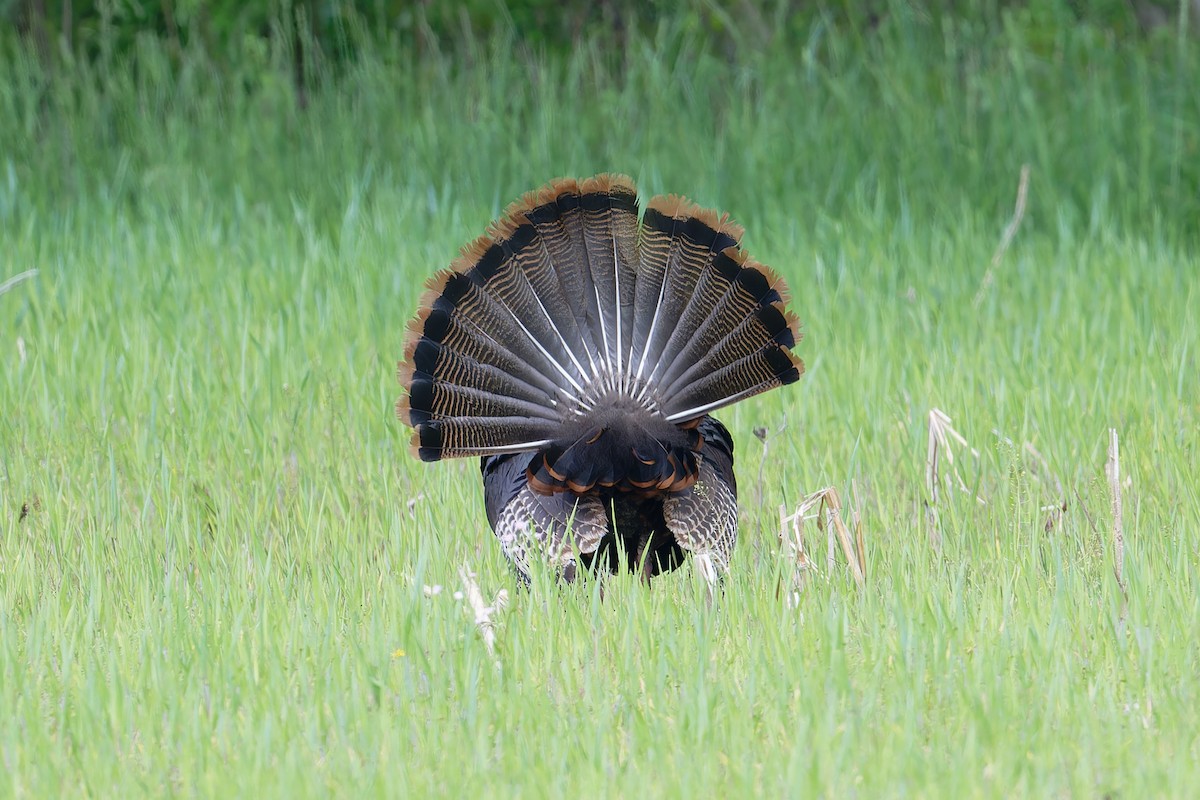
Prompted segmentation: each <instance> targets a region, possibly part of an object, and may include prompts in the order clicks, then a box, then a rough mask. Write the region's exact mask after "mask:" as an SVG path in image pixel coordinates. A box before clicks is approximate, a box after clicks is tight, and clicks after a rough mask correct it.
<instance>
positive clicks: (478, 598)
mask: <svg viewBox="0 0 1200 800" xmlns="http://www.w3.org/2000/svg"><path fill="white" fill-rule="evenodd" d="M458 575H459V577H460V578H462V582H463V594H464V596H465V597H466V600H467V603H468V604H469V605H470V606H471V610H472V611H473V612H475V627H477V628H479V634H480V635H481V636H482V637H483V643H484V644H485V645H487V649H488V655H495V653H496V623H495V622H493V621H492V616H493V615H494V614H496V613H497V612H499V611H502V610H503V609H504V607H505V606H507V605H508V591H507V590H506V589H501V590H500V591H499V593H497V595H496V599H495V600H493V601H492V604H491V605H487V604H486V603H485V602H484V600H483V592H481V591H480V590H479V584H478V583H476V582H475V573H474V572H472V571H471V568H470V567H468V566H467V565H466V564H463V565H462V566H461V567H459V568H458Z"/></svg>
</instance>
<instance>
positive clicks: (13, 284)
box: [0, 269, 38, 295]
mask: <svg viewBox="0 0 1200 800" xmlns="http://www.w3.org/2000/svg"><path fill="white" fill-rule="evenodd" d="M37 274H38V271H37V270H36V269H27V270H25V271H24V272H19V273H17V274H16V275H13V276H12V277H11V278H9V279H8V280H6V281H5V282H4V283H0V295H2V294H4V293H5V292H7V291H10V290H12V289H15V288H17V285H18V284H20V283H23V282H24V281H27V280H29V279H31V278H36V277H37Z"/></svg>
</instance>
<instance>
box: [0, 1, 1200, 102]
mask: <svg viewBox="0 0 1200 800" xmlns="http://www.w3.org/2000/svg"><path fill="white" fill-rule="evenodd" d="M897 13H906V14H911V15H912V16H913V17H914V18H916V19H918V20H921V21H922V22H923V23H924V24H926V25H929V26H931V27H933V28H938V27H941V26H943V25H945V24H946V23H947V22H962V21H970V22H972V23H973V24H978V25H981V26H984V27H985V28H990V29H993V30H996V31H1000V30H1002V29H1003V28H1004V26H1005V25H1006V24H1018V25H1022V26H1025V27H1027V28H1029V29H1030V30H1035V29H1036V30H1038V31H1040V32H1041V35H1043V36H1045V37H1047V38H1048V39H1053V38H1054V36H1055V34H1056V33H1057V31H1058V29H1060V28H1063V27H1088V28H1093V29H1094V30H1095V32H1096V34H1097V35H1101V36H1107V37H1113V38H1115V39H1127V38H1129V37H1135V36H1143V35H1146V34H1155V33H1158V32H1160V31H1163V30H1166V31H1180V30H1187V31H1192V32H1194V31H1196V30H1200V0H965V2H961V1H960V0H916V2H905V3H896V2H893V1H892V0H680V1H679V2H674V1H673V0H508V2H505V0H464V2H438V1H437V0H266V1H265V2H264V1H262V0H260V1H259V2H241V0H212V2H205V0H164V2H161V3H154V2H148V0H0V25H3V27H4V28H6V29H7V37H8V39H9V40H10V41H11V40H13V39H18V40H21V41H23V42H24V43H26V44H27V45H29V46H31V47H33V48H35V49H36V51H37V52H38V53H39V54H40V56H41V57H42V58H43V59H45V61H46V63H47V64H51V63H62V62H66V63H70V62H73V61H75V60H78V59H87V60H89V61H100V62H104V61H106V60H109V59H113V58H122V57H125V56H128V55H130V54H133V53H136V51H137V48H138V45H139V41H141V40H145V39H148V38H149V39H155V40H158V41H160V42H163V43H165V44H166V45H167V46H169V47H170V49H171V50H172V51H173V53H174V56H175V57H176V58H182V56H183V54H184V53H185V52H190V53H192V54H198V53H199V54H204V55H206V56H207V57H209V58H210V59H211V60H212V63H213V65H214V66H217V67H220V66H222V65H228V64H229V63H230V61H236V60H237V59H238V58H239V57H240V55H241V54H242V53H244V52H245V50H246V49H247V48H264V47H265V48H269V49H282V50H286V51H287V52H288V54H289V55H292V56H293V57H294V63H295V67H296V77H297V80H299V81H300V82H301V83H302V84H303V83H306V82H307V81H309V80H311V79H312V78H311V76H312V75H313V74H315V73H318V72H319V71H320V70H321V69H323V68H327V67H330V66H334V65H338V64H344V63H346V62H347V61H349V60H352V59H353V58H354V56H355V53H356V52H357V51H358V50H360V49H361V48H362V47H363V46H364V45H366V44H370V45H372V46H379V45H380V44H382V43H389V44H392V45H398V46H400V47H403V48H406V49H408V50H411V51H412V52H413V53H415V54H418V55H420V54H422V53H425V52H429V51H443V50H447V49H449V50H454V49H456V48H462V47H464V46H468V45H469V44H470V43H471V42H474V41H477V40H479V39H481V38H487V37H489V36H491V35H494V34H495V32H496V31H497V30H500V29H504V30H506V31H510V32H512V34H513V35H514V37H515V39H516V40H517V41H518V42H519V43H520V44H521V45H522V46H525V47H529V48H534V49H538V50H544V51H556V50H557V51H567V50H569V49H570V48H572V47H574V46H576V45H577V44H578V43H579V42H580V40H581V39H583V38H594V37H596V36H603V37H606V38H608V39H609V40H610V41H612V42H613V43H614V44H620V43H621V42H623V41H625V40H627V39H628V38H629V37H630V36H637V35H650V34H652V33H653V32H654V31H655V30H656V29H657V28H659V27H661V26H663V25H670V26H672V27H675V28H678V29H682V30H687V31H691V32H696V33H703V34H706V35H711V36H713V37H716V38H717V39H719V40H720V41H721V44H722V46H723V48H724V50H725V51H726V52H727V53H732V52H734V51H735V50H736V49H737V48H739V47H740V48H746V47H750V48H755V49H764V48H770V47H771V46H772V45H774V44H777V43H778V42H779V41H780V40H787V39H790V38H795V37H801V38H804V37H807V36H808V35H809V34H810V32H811V31H812V29H813V26H814V25H816V24H818V23H819V24H822V25H825V26H829V27H831V28H833V29H835V30H837V31H840V32H845V33H849V34H854V35H858V36H862V37H869V36H870V35H872V33H873V32H874V31H876V30H878V29H879V28H880V26H881V25H884V24H886V22H887V21H888V20H889V18H890V17H892V16H894V15H895V14H897Z"/></svg>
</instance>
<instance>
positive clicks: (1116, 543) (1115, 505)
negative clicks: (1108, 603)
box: [1104, 428, 1125, 592]
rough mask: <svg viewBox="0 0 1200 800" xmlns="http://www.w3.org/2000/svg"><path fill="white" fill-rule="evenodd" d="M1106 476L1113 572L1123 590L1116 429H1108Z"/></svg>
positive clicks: (1123, 535)
mask: <svg viewBox="0 0 1200 800" xmlns="http://www.w3.org/2000/svg"><path fill="white" fill-rule="evenodd" d="M1104 472H1105V474H1107V476H1108V488H1109V490H1110V491H1111V492H1112V515H1113V572H1115V573H1116V576H1117V585H1118V586H1120V587H1121V591H1122V592H1124V591H1125V529H1124V525H1123V523H1122V519H1121V517H1122V509H1121V448H1120V444H1119V442H1118V441H1117V429H1116V428H1109V429H1108V463H1106V464H1105V465H1104Z"/></svg>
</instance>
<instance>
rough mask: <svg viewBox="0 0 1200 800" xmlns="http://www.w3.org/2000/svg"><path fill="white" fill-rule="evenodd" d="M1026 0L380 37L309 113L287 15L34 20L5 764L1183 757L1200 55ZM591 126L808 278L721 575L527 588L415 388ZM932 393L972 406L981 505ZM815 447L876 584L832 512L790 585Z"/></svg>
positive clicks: (3, 620) (748, 783)
mask: <svg viewBox="0 0 1200 800" xmlns="http://www.w3.org/2000/svg"><path fill="white" fill-rule="evenodd" d="M1019 22H1020V20H1017V21H1015V22H1013V23H1012V24H1011V25H1009V26H1008V27H1006V28H1005V29H1004V30H1002V31H1000V32H994V35H991V36H984V35H983V34H982V31H978V30H974V29H972V28H971V27H970V26H963V27H961V28H958V27H947V28H945V29H941V30H930V29H927V28H925V27H923V26H922V25H920V24H919V22H913V23H911V24H906V23H904V22H903V21H900V22H896V23H894V24H893V25H891V26H890V27H888V28H886V29H885V30H883V31H881V32H880V33H879V34H878V35H877V37H876V38H874V39H871V40H869V41H863V40H860V39H856V38H853V37H840V36H835V35H833V34H832V33H830V32H829V31H826V30H820V29H817V30H814V31H813V32H812V35H811V36H810V37H809V38H808V39H807V40H806V41H801V42H799V43H797V44H796V45H795V46H793V47H789V48H774V49H769V50H767V51H764V52H757V53H751V52H746V53H743V54H739V55H738V56H736V57H735V59H734V61H733V62H730V61H728V60H726V58H725V57H724V56H722V57H717V56H716V55H714V54H712V53H710V52H709V50H708V49H707V48H706V47H705V46H703V45H702V44H701V43H699V42H696V41H694V40H691V39H689V38H688V37H687V36H686V35H684V34H681V33H678V32H672V31H666V30H664V31H663V32H662V33H661V34H660V36H659V38H658V39H656V40H648V41H641V40H638V41H635V43H634V46H632V47H631V48H630V49H629V50H628V51H627V52H626V53H624V54H623V56H621V57H620V58H619V59H618V58H614V57H612V55H611V54H610V53H606V52H605V51H604V49H603V48H602V47H601V46H600V45H598V44H597V45H584V46H581V47H580V48H578V49H577V50H576V51H575V52H574V53H573V54H572V55H571V56H570V57H567V58H559V59H553V58H544V59H543V58H534V57H531V56H529V55H527V54H523V53H522V52H521V51H520V49H519V48H514V47H513V46H512V43H511V42H509V41H506V40H503V39H501V40H498V41H496V42H494V43H490V44H480V45H478V46H476V47H473V48H471V49H469V50H467V51H466V52H464V53H462V54H460V55H459V56H457V57H455V58H451V57H449V56H445V57H441V56H435V57H431V58H429V59H427V60H426V61H424V62H422V63H420V64H414V63H412V62H410V61H408V60H407V59H406V58H404V57H402V56H400V55H398V54H397V53H394V52H391V51H389V50H386V49H385V50H381V51H380V52H379V53H366V54H364V55H363V58H362V61H361V63H360V64H359V65H357V66H355V67H353V68H351V69H349V70H347V71H346V72H345V73H344V74H340V75H337V76H328V77H327V79H326V82H325V84H324V85H323V87H322V88H320V89H318V90H316V91H314V92H313V93H312V95H311V97H310V104H309V106H308V108H307V109H304V110H300V109H298V108H297V107H296V105H295V104H294V102H293V101H292V96H291V91H290V87H289V84H288V82H287V78H286V77H285V76H284V75H283V74H282V73H281V69H280V67H279V63H278V62H277V60H276V59H275V57H273V56H272V55H271V54H270V53H257V52H255V51H248V52H247V54H246V56H245V63H244V64H239V65H234V66H232V67H230V68H229V71H227V72H225V73H219V76H218V77H214V75H213V73H212V72H211V71H210V70H208V69H207V68H206V67H205V65H204V64H203V63H202V61H201V60H195V61H192V60H188V59H185V61H184V63H183V65H182V67H180V68H178V69H169V68H168V66H169V65H168V63H167V60H166V56H165V55H164V54H163V53H162V52H160V51H159V50H158V49H156V48H155V47H154V46H152V45H148V44H144V43H143V45H142V46H141V48H140V52H139V53H138V56H139V66H138V68H137V69H134V68H132V67H129V66H126V65H121V64H115V65H109V66H108V67H107V68H103V69H101V68H96V67H87V66H82V65H81V66H79V67H78V68H77V69H76V70H75V71H73V72H70V73H67V72H60V73H59V74H57V75H55V76H53V77H52V78H51V77H48V76H46V75H44V74H43V73H42V72H41V71H40V70H39V69H38V68H37V67H36V65H34V64H33V63H31V62H30V61H29V59H28V58H26V57H24V56H21V55H19V54H17V53H15V52H12V51H9V52H7V53H6V54H5V55H4V56H3V59H2V61H0V74H3V75H4V76H5V78H4V80H2V81H0V281H3V280H4V279H5V278H8V277H11V276H13V275H16V274H18V273H21V272H23V271H25V270H28V269H37V270H39V273H38V274H37V275H36V276H35V277H32V278H31V279H29V280H26V281H24V282H22V283H20V284H18V285H15V286H12V287H10V288H9V290H8V291H7V292H5V293H4V294H3V295H0V795H3V796H17V797H53V796H62V795H77V796H137V795H151V796H160V795H163V794H179V795H199V796H222V797H227V796H236V795H241V796H286V797H303V796H324V795H327V794H340V795H345V796H361V795H365V794H377V795H384V796H413V797H423V796H430V795H433V794H438V795H447V796H457V797H475V796H481V797H483V796H513V795H518V794H519V795H521V796H529V797H539V796H546V797H551V796H555V797H557V796H563V795H566V794H568V793H579V794H582V795H584V796H588V795H594V794H605V795H611V796H624V797H635V796H638V797H641V796H647V797H655V796H685V795H690V796H699V797H712V796H749V795H751V794H755V795H760V796H826V797H847V796H853V797H877V796H916V797H966V796H983V797H988V796H991V797H1012V796H1039V797H1045V796H1074V797H1100V796H1108V797H1151V796H1178V797H1185V796H1194V794H1195V792H1196V789H1197V786H1200V711H1198V710H1197V709H1200V680H1198V679H1197V675H1200V600H1198V599H1197V593H1196V586H1197V585H1198V581H1200V492H1198V485H1200V480H1198V479H1197V474H1198V473H1200V322H1198V321H1197V316H1198V315H1197V313H1196V309H1197V308H1200V277H1198V276H1200V272H1198V270H1200V258H1198V255H1197V254H1198V249H1197V246H1198V243H1200V195H1197V192H1196V187H1197V185H1200V92H1197V91H1195V87H1196V85H1197V79H1198V78H1200V55H1198V54H1197V52H1196V50H1195V46H1194V43H1193V42H1177V41H1175V40H1173V39H1164V40H1162V41H1158V42H1155V43H1140V44H1139V43H1120V42H1111V41H1107V40H1105V38H1104V37H1103V36H1102V35H1100V34H1097V33H1095V32H1089V31H1088V30H1087V29H1078V30H1065V31H1059V32H1057V33H1049V34H1047V33H1044V32H1039V33H1037V34H1036V35H1035V34H1034V33H1031V32H1030V31H1034V30H1039V29H1036V26H1032V25H1030V26H1025V27H1023V26H1022V25H1020V24H1018V23H1019ZM1023 164H1029V165H1030V176H1031V177H1030V183H1029V189H1028V202H1027V208H1026V211H1025V214H1024V219H1023V221H1022V222H1021V225H1020V227H1019V230H1018V231H1017V233H1016V235H1015V237H1014V239H1013V241H1012V244H1011V246H1010V247H1009V248H1008V249H1007V252H1005V253H1004V254H1003V256H1002V257H1001V258H1000V260H999V262H998V265H997V266H996V268H995V271H994V281H993V282H992V283H991V285H990V286H988V287H986V288H985V289H984V290H983V291H982V293H980V289H981V286H982V285H983V283H984V275H985V273H986V272H987V270H988V267H989V264H990V263H991V262H992V259H993V254H994V253H995V252H996V250H997V246H998V243H999V242H1000V239H1001V235H1002V232H1003V231H1004V228H1005V225H1006V224H1007V223H1008V221H1009V219H1010V218H1011V216H1012V214H1013V206H1014V199H1015V195H1016V190H1017V182H1018V174H1019V172H1020V169H1021V166H1022V165H1023ZM601 170H618V171H623V172H627V173H629V174H631V175H632V176H634V178H635V179H637V180H638V182H639V185H640V186H641V188H642V190H643V192H644V193H645V194H646V195H647V196H648V195H650V194H653V193H657V192H660V191H675V192H682V193H686V194H689V195H690V196H692V197H693V198H694V199H695V200H697V201H698V202H700V203H702V204H705V205H713V206H719V207H721V208H723V209H725V210H728V211H729V212H731V213H732V214H733V215H734V216H735V218H737V219H738V220H739V221H740V222H742V223H743V224H745V226H746V228H747V237H746V241H745V243H746V245H747V247H748V249H749V250H750V252H751V253H753V254H754V255H755V256H756V257H757V258H759V259H761V260H763V261H765V262H766V263H769V264H771V265H773V266H775V267H776V268H777V269H779V270H780V271H781V272H782V273H783V274H784V275H786V276H787V278H788V279H789V282H790V283H791V285H792V287H793V294H794V297H795V299H794V307H795V309H796V311H797V312H798V313H799V314H800V316H801V317H802V319H804V321H805V329H806V332H807V338H806V340H805V342H804V343H803V345H802V347H801V351H802V354H803V356H804V358H805V360H806V361H807V364H808V372H807V374H806V376H805V377H804V378H803V379H802V380H801V382H800V383H799V384H798V385H796V386H794V387H790V388H788V389H787V390H784V391H778V392H773V393H771V394H769V395H765V396H763V397H760V398H756V399H754V400H751V401H748V402H746V403H743V404H741V405H739V406H737V407H735V408H733V409H731V410H729V411H728V412H726V413H725V414H723V419H724V420H725V421H726V423H727V424H728V425H729V427H730V429H731V430H732V431H733V433H734V435H735V437H736V440H737V442H738V450H737V455H738V458H739V461H738V472H739V477H740V485H741V492H742V525H741V535H742V538H741V543H740V544H739V549H738V551H737V553H736V557H735V559H734V563H733V567H732V574H731V575H730V577H729V580H728V583H727V585H726V589H725V592H724V594H723V595H722V596H721V597H720V599H719V601H718V602H717V603H716V604H715V606H714V607H713V608H711V609H710V608H708V607H707V605H706V603H705V602H704V594H703V590H702V588H701V587H700V586H699V584H698V581H697V579H696V576H694V575H693V574H692V573H691V572H690V571H688V570H684V571H681V572H679V573H676V574H674V575H672V576H670V577H668V578H665V579H663V580H661V581H659V582H658V583H656V585H655V586H654V588H653V589H652V590H649V591H648V590H646V589H645V588H644V587H642V586H641V585H639V584H637V583H635V582H634V581H633V580H626V579H616V580H613V581H611V582H609V585H608V587H607V589H606V595H605V598H604V601H603V602H600V601H599V599H598V593H597V591H596V585H595V584H594V583H593V584H588V585H584V586H581V587H579V588H576V589H571V590H567V591H562V590H559V589H557V588H555V587H554V586H553V585H551V584H550V583H549V582H548V581H547V580H545V579H544V577H543V578H539V580H537V581H536V582H535V585H534V586H533V588H532V590H530V591H520V590H518V589H517V587H516V586H515V585H514V583H515V582H514V579H513V577H512V575H511V574H510V572H509V571H508V568H507V566H506V564H505V563H504V561H503V558H502V556H501V554H500V551H499V548H498V546H496V544H495V542H494V541H493V539H492V536H491V533H490V532H489V531H488V529H487V524H486V519H485V517H484V515H483V512H482V499H481V491H480V486H479V481H478V468H477V464H475V463H474V462H462V463H457V462H456V463H444V464H439V465H432V466H430V465H424V464H421V463H419V462H417V461H416V460H415V459H413V458H412V457H411V456H410V455H409V454H408V452H407V435H408V432H407V431H406V430H405V429H403V428H402V426H401V425H399V424H398V423H397V422H396V421H395V419H394V417H393V414H392V404H393V402H394V400H395V396H396V395H397V393H398V387H397V386H396V384H395V378H394V370H395V361H396V359H397V358H398V356H399V355H400V353H401V349H402V340H403V333H404V324H405V322H406V320H407V319H408V317H409V316H410V315H411V314H412V313H413V311H414V309H415V304H416V300H417V297H418V294H419V291H420V284H421V282H422V280H423V279H424V278H425V276H426V275H427V274H428V273H430V272H432V271H433V270H434V269H436V268H439V267H442V266H444V265H445V264H446V263H448V262H449V260H450V259H451V258H452V257H453V256H454V254H455V252H456V249H457V247H458V246H459V245H460V244H462V243H463V242H465V241H466V240H467V239H469V238H471V237H473V236H474V235H476V234H477V233H479V232H480V231H481V230H482V228H483V226H484V225H485V224H486V223H487V222H488V221H489V220H490V219H491V218H492V217H493V216H494V215H495V214H496V213H497V212H498V211H499V210H500V209H501V208H502V207H503V205H504V204H505V203H506V202H507V201H508V200H510V199H512V198H513V197H515V196H516V195H517V194H519V193H520V192H522V191H524V190H526V189H529V188H532V187H533V186H535V185H538V184H540V183H542V182H544V181H545V180H548V179H549V178H551V177H553V176H556V175H563V174H567V175H587V174H591V173H593V172H595V171H601ZM977 294H979V298H980V303H979V306H978V308H976V307H975V305H974V299H975V297H976V295H977ZM934 408H938V409H942V410H944V411H945V412H946V413H947V414H949V415H950V416H951V417H952V418H953V420H954V425H955V427H956V428H957V429H958V430H959V431H961V433H962V435H963V437H964V438H965V439H966V440H967V442H968V443H969V444H970V446H971V447H973V448H975V449H976V450H977V451H978V456H975V455H972V454H971V453H970V452H969V450H967V449H964V448H961V447H959V446H957V445H954V446H953V453H954V456H955V458H954V462H953V467H954V468H956V469H957V470H958V473H959V475H960V477H961V478H962V483H963V486H965V489H964V488H960V487H959V485H958V483H957V481H956V480H954V478H953V473H952V470H951V469H950V466H951V465H949V464H948V463H947V462H946V461H945V460H944V459H943V461H942V466H941V473H942V478H943V484H942V488H941V491H940V497H939V502H938V518H939V520H940V522H939V535H940V538H941V546H940V548H935V547H933V546H932V545H931V533H930V528H929V523H928V522H927V517H926V512H925V503H926V502H927V501H928V500H929V499H930V495H929V491H928V489H927V486H926V452H927V442H928V436H929V413H930V411H931V409H934ZM757 427H764V428H767V429H768V430H769V431H770V432H771V433H770V434H769V438H768V446H767V448H766V450H765V452H764V446H763V444H762V443H761V442H760V441H759V439H757V438H756V437H755V436H754V435H753V433H752V431H753V430H754V429H755V428H757ZM1110 428H1114V429H1116V430H1117V432H1118V435H1119V437H1120V445H1121V472H1122V479H1121V481H1122V490H1121V491H1122V494H1123V504H1124V554H1123V560H1124V564H1123V576H1122V577H1123V583H1124V590H1123V589H1122V587H1121V585H1120V584H1119V583H1118V581H1117V579H1116V578H1115V577H1114V568H1115V561H1114V547H1113V516H1112V512H1111V505H1110V503H1111V497H1110V493H1109V486H1108V482H1107V481H1106V478H1105V467H1104V465H1105V458H1106V448H1107V446H1108V436H1109V433H1108V432H1109V429H1110ZM1027 443H1028V444H1029V445H1031V446H1032V447H1033V448H1035V449H1036V451H1037V452H1038V453H1040V454H1041V456H1042V458H1041V459H1039V458H1037V457H1035V456H1033V455H1032V454H1031V452H1030V450H1029V449H1028V448H1027V447H1026V444H1027ZM760 476H761V479H760ZM825 486H834V487H837V489H838V490H839V492H840V493H841V495H842V497H843V499H844V500H845V502H846V503H847V506H848V507H853V508H858V509H859V510H860V512H861V519H862V531H863V538H864V541H865V550H866V557H867V558H866V560H867V570H866V572H867V576H866V581H865V584H864V585H863V586H861V587H859V586H857V585H856V583H855V582H854V580H853V579H852V578H851V576H850V574H849V572H848V571H847V567H846V564H845V562H844V560H843V559H842V558H841V556H840V554H839V556H838V558H837V559H836V562H835V563H834V565H833V568H832V569H829V568H828V567H827V564H826V558H825V537H824V534H821V533H819V532H818V531H817V530H816V529H815V527H813V526H812V525H811V524H810V526H809V528H808V529H807V531H806V535H807V537H808V538H807V545H808V547H809V549H810V553H811V555H812V557H813V560H814V561H815V563H816V565H817V570H816V572H815V573H814V574H811V575H810V576H809V579H808V582H807V585H806V586H805V588H804V590H803V592H802V593H801V595H800V600H799V604H798V607H797V608H794V609H792V608H788V607H787V605H786V604H785V603H784V602H783V601H782V600H781V599H780V598H779V596H778V587H779V585H780V583H781V581H782V582H783V583H784V585H786V583H787V581H789V580H790V576H791V569H790V566H789V564H788V563H787V562H786V561H785V560H784V559H783V558H781V556H780V546H779V538H778V527H779V525H778V507H779V505H780V504H787V505H788V506H789V507H794V506H795V504H797V503H798V502H799V501H800V500H801V499H802V498H803V497H804V496H805V495H807V494H808V493H810V492H813V491H816V490H817V489H820V488H822V487H825ZM1064 503H1065V506H1066V511H1065V513H1062V514H1061V515H1058V514H1056V513H1054V512H1053V511H1052V510H1051V509H1052V508H1054V507H1058V508H1061V507H1062V505H1063V504H1064ZM1048 521H1052V522H1053V525H1050V526H1048V525H1047V522H1048ZM464 563H465V564H467V565H469V566H470V568H471V569H473V570H474V571H475V572H476V573H477V576H478V582H479V585H480V586H481V587H482V589H483V591H484V593H485V594H486V595H487V596H488V597H492V596H493V595H494V594H495V593H496V592H497V591H499V590H501V589H507V590H508V593H509V601H510V602H509V605H508V607H507V608H505V609H504V610H503V611H501V612H500V613H499V615H498V616H497V617H496V622H497V625H496V647H495V653H494V655H490V654H489V653H488V650H487V648H486V647H485V644H484V642H483V640H482V638H481V636H480V633H479V631H478V630H477V629H476V626H475V624H474V620H473V616H472V615H471V613H470V612H469V610H468V609H467V607H466V605H465V603H464V602H463V601H461V600H459V599H456V598H455V596H454V593H455V592H456V591H461V590H462V581H461V580H460V578H459V574H458V572H459V568H460V566H461V565H463V564H464ZM434 586H442V587H444V590H443V591H441V592H440V593H438V594H432V591H429V592H427V591H426V587H431V589H432V587H434Z"/></svg>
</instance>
